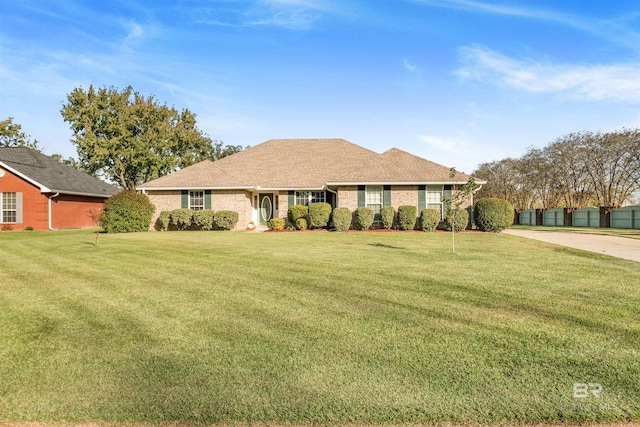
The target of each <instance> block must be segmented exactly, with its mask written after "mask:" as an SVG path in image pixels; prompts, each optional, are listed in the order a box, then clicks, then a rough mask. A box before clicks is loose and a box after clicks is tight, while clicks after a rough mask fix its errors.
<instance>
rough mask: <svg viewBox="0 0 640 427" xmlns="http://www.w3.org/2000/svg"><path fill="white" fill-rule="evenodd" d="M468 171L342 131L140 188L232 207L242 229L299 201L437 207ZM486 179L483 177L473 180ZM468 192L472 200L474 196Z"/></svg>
mask: <svg viewBox="0 0 640 427" xmlns="http://www.w3.org/2000/svg"><path fill="white" fill-rule="evenodd" d="M469 178H470V177H469V176H468V175H465V174H464V173H459V172H458V173H456V175H455V176H454V177H453V178H451V177H450V169H449V168H448V167H445V166H442V165H439V164H437V163H434V162H431V161H429V160H426V159H423V158H420V157H417V156H414V155H413V154H410V153H407V152H405V151H402V150H399V149H397V148H392V149H390V150H388V151H386V152H384V153H382V154H378V153H376V152H374V151H371V150H368V149H366V148H364V147H360V146H358V145H356V144H353V143H351V142H348V141H345V140H343V139H274V140H269V141H267V142H264V143H262V144H259V145H256V146H254V147H251V148H249V149H247V150H244V151H242V152H239V153H236V154H233V155H231V156H228V157H225V158H223V159H220V160H218V161H216V162H212V161H209V160H205V161H202V162H200V163H197V164H194V165H192V166H189V167H186V168H184V169H182V170H179V171H177V172H174V173H172V174H170V175H166V176H163V177H161V178H158V179H155V180H153V181H150V182H147V183H146V184H143V185H141V186H139V187H138V190H141V191H143V192H144V193H145V194H147V195H148V196H149V198H150V200H151V202H152V203H153V204H154V205H155V206H156V213H155V217H154V222H155V219H156V218H157V215H158V214H159V213H160V212H161V211H163V210H172V209H178V208H189V209H193V210H199V209H213V210H215V211H218V210H233V211H237V212H238V214H239V217H240V219H239V221H238V226H237V228H238V229H244V228H245V227H246V226H247V225H248V224H249V222H251V221H252V222H253V223H254V224H256V225H266V222H267V221H268V220H269V219H271V218H272V217H280V218H286V217H287V209H288V208H289V206H291V205H294V204H310V203H314V202H327V203H330V204H331V205H332V207H334V208H335V207H346V208H348V209H350V210H354V209H356V208H357V207H360V206H367V207H370V208H371V209H373V211H374V212H379V211H380V209H381V208H382V206H393V207H394V208H396V210H397V208H398V207H399V206H402V205H413V206H416V208H417V209H418V212H420V211H421V210H422V209H424V208H435V209H438V210H439V211H440V212H441V214H443V213H444V208H443V199H444V198H447V197H450V196H451V191H452V189H454V188H455V186H459V185H462V184H465V183H466V182H467V181H468V179H469ZM476 182H477V183H478V184H483V183H484V181H476ZM472 202H473V201H472V200H469V204H470V205H471V204H472Z"/></svg>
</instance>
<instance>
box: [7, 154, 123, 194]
mask: <svg viewBox="0 0 640 427" xmlns="http://www.w3.org/2000/svg"><path fill="white" fill-rule="evenodd" d="M0 167H1V168H3V169H6V170H8V171H10V172H12V173H14V174H16V175H18V176H19V177H21V178H22V179H24V180H26V181H28V182H30V183H31V184H33V185H35V186H36V187H38V188H40V191H41V192H43V193H63V194H75V195H81V196H93V197H105V198H106V197H109V196H111V195H113V194H115V193H117V192H118V191H119V190H118V188H117V187H116V186H114V185H111V184H107V183H106V182H103V181H101V180H99V179H98V178H94V177H92V176H91V175H88V174H86V173H85V172H82V171H80V170H78V169H76V168H74V167H72V166H69V165H65V164H64V163H61V162H59V161H57V160H56V159H53V158H51V157H49V156H46V155H44V154H42V153H40V152H38V151H36V150H33V149H31V148H27V147H0Z"/></svg>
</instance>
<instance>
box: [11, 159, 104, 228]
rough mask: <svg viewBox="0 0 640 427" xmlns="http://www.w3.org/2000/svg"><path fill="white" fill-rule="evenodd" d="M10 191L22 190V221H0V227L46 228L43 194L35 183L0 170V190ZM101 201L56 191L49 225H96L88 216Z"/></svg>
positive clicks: (47, 209) (45, 206)
mask: <svg viewBox="0 0 640 427" xmlns="http://www.w3.org/2000/svg"><path fill="white" fill-rule="evenodd" d="M0 174H1V172H0ZM13 192H15V193H22V223H20V224H2V223H0V227H2V226H5V225H6V226H10V227H11V228H12V229H13V230H24V229H25V228H27V227H32V228H33V229H34V230H48V229H49V200H48V198H47V195H44V194H42V193H40V189H39V188H38V187H36V186H35V185H33V184H31V183H29V182H27V181H25V180H24V179H22V178H20V177H19V176H17V175H14V174H13V173H11V172H9V171H6V170H4V175H3V176H1V177H0V193H13ZM105 200H106V199H104V198H99V197H86V196H71V195H66V194H60V195H58V196H57V197H55V198H53V199H52V200H51V223H52V224H51V225H52V227H53V228H84V227H96V226H97V224H96V223H95V222H94V221H93V219H92V218H91V214H92V213H93V212H95V213H97V212H98V211H99V210H100V209H101V208H102V206H103V205H104V202H105ZM0 219H1V217H0Z"/></svg>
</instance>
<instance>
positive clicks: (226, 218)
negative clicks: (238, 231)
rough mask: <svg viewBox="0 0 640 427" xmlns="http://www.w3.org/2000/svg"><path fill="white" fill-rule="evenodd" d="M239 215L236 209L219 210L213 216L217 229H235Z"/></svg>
mask: <svg viewBox="0 0 640 427" xmlns="http://www.w3.org/2000/svg"><path fill="white" fill-rule="evenodd" d="M238 219H239V215H238V212H235V211H218V212H216V213H215V215H214V216H213V225H214V227H215V229H216V230H233V229H234V228H236V224H238Z"/></svg>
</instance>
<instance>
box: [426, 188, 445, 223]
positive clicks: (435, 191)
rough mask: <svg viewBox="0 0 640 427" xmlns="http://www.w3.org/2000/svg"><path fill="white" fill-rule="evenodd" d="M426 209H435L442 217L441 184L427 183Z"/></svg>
mask: <svg viewBox="0 0 640 427" xmlns="http://www.w3.org/2000/svg"><path fill="white" fill-rule="evenodd" d="M427 209H435V210H437V211H438V212H440V218H441V219H442V218H443V216H442V213H443V212H442V186H441V185H427Z"/></svg>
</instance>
